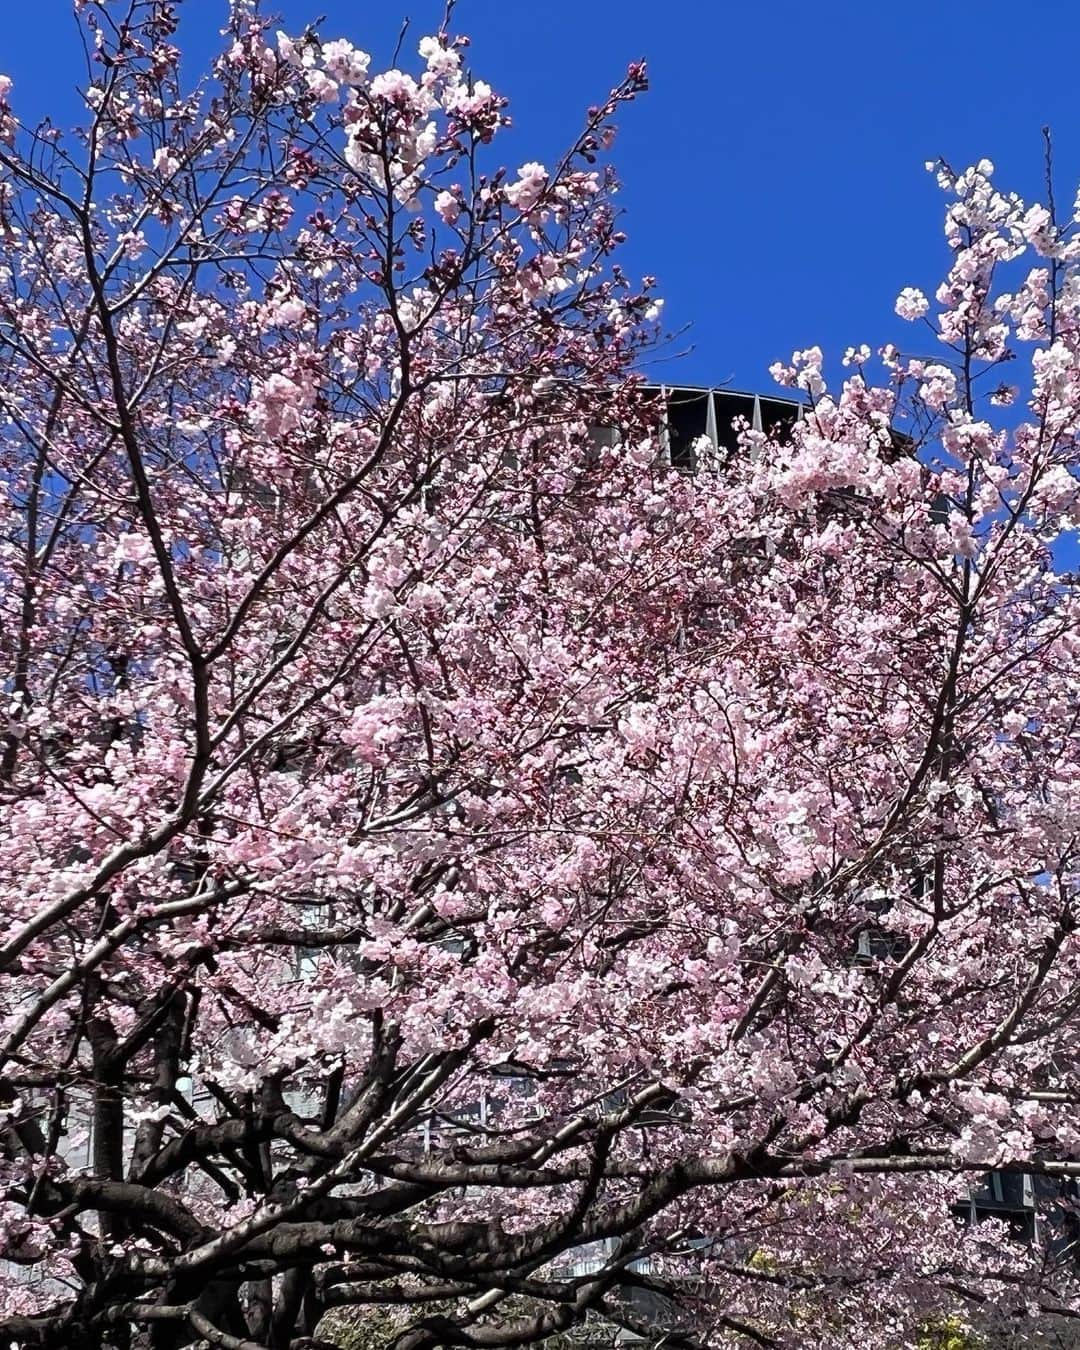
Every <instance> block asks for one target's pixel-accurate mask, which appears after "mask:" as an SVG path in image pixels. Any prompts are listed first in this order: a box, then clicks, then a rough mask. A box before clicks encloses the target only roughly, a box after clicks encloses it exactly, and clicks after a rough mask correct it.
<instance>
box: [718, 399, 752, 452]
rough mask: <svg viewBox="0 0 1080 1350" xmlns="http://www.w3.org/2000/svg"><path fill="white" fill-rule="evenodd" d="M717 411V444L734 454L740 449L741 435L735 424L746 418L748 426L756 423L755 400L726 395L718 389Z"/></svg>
mask: <svg viewBox="0 0 1080 1350" xmlns="http://www.w3.org/2000/svg"><path fill="white" fill-rule="evenodd" d="M713 405H714V407H715V410H716V443H717V445H718V446H719V447H720V449H721V450H726V451H728V453H729V454H732V453H734V452H735V451H736V450H738V448H739V433H738V431H737V430H736V428H735V423H736V422H737V421H739V419H740V418H745V419H746V423H747V425H748V426H752V425H753V421H754V400H753V399H752V398H750V397H749V396H748V395H746V394H726V393H724V391H723V390H721V389H718V390H716V392H715V393H714V394H713Z"/></svg>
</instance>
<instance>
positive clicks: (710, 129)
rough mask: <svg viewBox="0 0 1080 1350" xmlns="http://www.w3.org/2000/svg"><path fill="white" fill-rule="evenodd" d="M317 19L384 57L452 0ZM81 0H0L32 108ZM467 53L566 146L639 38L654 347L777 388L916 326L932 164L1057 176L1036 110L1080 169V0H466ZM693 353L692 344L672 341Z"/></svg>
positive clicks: (290, 21) (63, 51)
mask: <svg viewBox="0 0 1080 1350" xmlns="http://www.w3.org/2000/svg"><path fill="white" fill-rule="evenodd" d="M269 8H271V9H272V10H276V11H277V12H279V13H281V14H282V15H283V18H284V20H285V26H286V27H287V28H289V29H291V30H294V31H295V30H299V29H300V28H302V27H303V26H304V24H305V23H307V22H308V21H309V20H311V19H312V18H316V17H318V16H320V15H325V16H326V19H325V22H324V23H322V24H321V25H320V31H321V32H322V33H323V35H324V36H342V37H349V38H351V39H352V40H353V41H354V42H356V43H357V44H358V45H360V46H363V47H365V48H367V49H369V50H371V51H372V52H373V53H374V54H375V57H376V61H379V60H382V61H386V60H387V59H388V57H389V54H390V52H391V51H392V49H393V45H394V42H395V39H396V36H397V32H398V28H399V25H400V21H401V18H402V15H403V13H405V12H407V13H408V14H409V15H410V18H411V28H410V36H409V39H408V41H409V43H410V45H411V46H413V47H414V46H415V41H416V40H417V39H418V38H419V37H420V36H421V35H422V34H424V33H425V32H428V31H433V30H434V29H435V28H436V27H437V26H438V19H439V16H440V15H441V13H442V0H377V2H376V0H280V2H279V3H278V4H276V5H273V4H271V5H270V6H269ZM69 9H70V7H69V4H68V0H37V3H33V4H27V5H16V4H14V3H13V0H8V3H7V4H6V5H5V13H4V28H3V36H2V37H0V71H4V72H5V73H7V74H9V75H11V76H13V77H14V79H15V80H16V82H17V85H18V89H17V93H16V106H17V108H18V111H19V113H20V114H21V115H26V114H29V113H30V112H31V111H32V110H33V111H41V112H44V111H51V112H53V113H54V115H55V118H56V120H57V121H60V122H65V121H70V120H72V118H73V116H74V103H73V100H72V96H71V90H72V87H73V85H74V83H75V81H76V79H77V77H78V69H79V64H78V48H77V45H76V38H75V31H74V26H73V24H72V22H71V20H70V18H69V17H68V15H69ZM182 12H183V14H184V16H185V19H184V23H185V28H186V30H187V34H188V41H187V42H186V43H185V44H184V45H185V47H186V48H190V49H191V55H192V60H193V61H194V60H197V59H198V58H199V57H200V56H205V55H206V54H207V53H208V52H209V51H210V50H211V48H212V46H213V44H214V41H215V34H216V28H217V27H218V25H219V23H220V19H221V16H222V14H223V12H224V0H185V3H184V4H183V6H182ZM455 26H456V28H457V29H458V31H462V32H467V33H469V34H470V35H471V36H472V38H473V51H472V65H473V67H474V69H475V70H476V72H477V73H478V74H479V75H480V76H481V77H482V78H485V79H488V80H489V81H490V82H491V83H492V84H494V85H495V86H496V88H498V89H499V90H500V91H501V92H504V93H506V94H508V95H509V96H510V98H511V100H512V112H513V115H514V118H515V123H516V125H515V128H514V129H513V130H512V131H511V132H510V133H509V134H507V135H506V136H505V138H503V139H502V143H501V145H499V147H498V150H499V158H500V159H501V160H504V161H505V162H507V163H508V164H509V165H510V166H516V165H517V164H520V163H521V162H523V161H525V160H529V159H540V160H542V161H543V160H551V159H553V158H554V156H555V154H556V153H557V152H558V150H559V149H560V148H561V147H562V145H563V143H564V142H565V141H566V140H567V138H568V137H569V136H570V135H571V134H572V132H573V130H574V129H575V127H576V126H577V125H578V123H579V120H580V116H581V113H582V110H583V109H584V107H585V106H586V105H587V104H589V103H591V102H594V101H596V99H597V98H598V97H599V96H601V95H602V94H603V93H604V92H605V91H606V90H607V88H608V87H609V86H610V85H611V84H612V83H613V82H614V81H615V80H616V79H617V78H618V77H619V75H620V74H621V73H622V71H623V69H624V68H625V66H626V64H627V62H628V61H629V60H631V59H633V58H636V57H639V56H644V57H646V59H647V60H648V62H649V66H650V73H651V79H652V84H653V88H652V91H651V92H650V93H649V94H648V95H647V96H646V97H645V98H644V99H642V100H641V101H640V102H639V103H637V104H636V105H634V106H633V107H631V108H630V109H628V110H627V112H626V115H625V117H624V119H623V122H622V131H621V133H620V138H619V141H618V143H617V147H616V154H615V158H616V163H617V165H618V167H619V169H620V172H621V174H622V177H623V180H624V182H625V185H626V186H625V191H624V194H623V203H624V206H625V208H626V212H627V216H626V222H625V224H626V229H627V230H628V233H629V235H630V241H631V243H630V248H629V250H628V252H627V257H626V261H627V264H628V266H630V267H631V268H632V269H633V270H635V271H637V272H644V271H648V272H652V273H655V274H656V275H657V277H658V278H659V279H660V287H661V293H662V294H663V295H664V296H665V298H666V302H667V310H666V317H667V320H668V322H669V323H670V325H671V327H672V328H674V329H682V328H686V329H687V330H688V331H687V332H685V333H684V334H683V335H682V337H681V338H680V339H679V340H678V342H677V343H676V344H674V346H673V347H672V349H671V353H670V356H669V357H668V358H666V359H665V360H664V362H663V363H662V364H661V365H658V366H656V367H655V368H654V369H655V371H656V373H657V374H661V375H662V376H663V377H664V378H666V379H669V380H671V381H672V382H674V381H677V380H683V381H686V382H698V383H724V382H727V383H731V384H733V385H734V386H735V387H737V388H756V389H762V390H765V389H768V388H769V387H770V380H769V376H768V373H767V370H768V366H769V364H770V363H771V362H772V361H774V360H776V359H778V358H784V357H786V356H787V355H788V354H789V352H790V351H791V349H792V348H796V347H802V346H805V345H808V344H809V343H812V342H817V343H819V344H820V345H822V346H823V347H825V348H826V350H827V351H829V352H831V353H832V354H833V355H835V356H838V355H839V354H840V352H842V350H843V348H844V347H845V346H846V345H848V344H849V343H858V342H863V341H865V342H869V343H871V344H872V345H875V346H876V345H880V343H881V342H883V341H888V340H900V341H905V342H910V340H911V338H912V335H913V330H912V329H911V328H910V327H908V326H907V325H903V324H901V323H900V322H899V320H897V319H896V318H895V317H894V316H893V314H892V302H893V299H894V297H895V295H896V293H897V291H898V290H899V289H900V288H901V287H902V286H905V285H918V286H922V287H924V288H929V287H932V286H933V284H934V283H935V281H936V280H937V278H938V277H939V275H940V273H941V271H942V268H943V263H944V259H945V251H944V244H943V242H942V237H941V202H942V199H941V197H940V195H939V193H938V190H937V188H936V186H935V185H934V183H933V180H932V178H931V177H930V175H929V174H927V173H926V171H925V169H924V167H923V165H924V162H925V161H926V160H927V159H930V158H933V157H935V156H937V155H944V156H945V157H947V158H948V159H949V160H950V161H951V162H953V163H954V164H958V165H959V164H961V163H965V164H966V163H968V162H971V161H973V160H975V159H978V158H980V157H984V156H985V157H988V158H990V159H992V160H993V161H994V163H995V164H996V165H997V166H998V180H999V182H1000V183H1001V184H1002V185H1004V186H1007V187H1011V188H1015V189H1016V190H1017V191H1019V192H1021V193H1022V194H1027V195H1033V194H1035V193H1037V192H1039V191H1040V190H1041V183H1042V172H1043V170H1042V142H1041V136H1040V128H1041V127H1042V126H1043V125H1046V124H1049V125H1050V126H1051V128H1052V129H1053V132H1054V136H1055V141H1056V159H1057V166H1058V175H1057V176H1058V183H1057V188H1058V196H1059V201H1060V202H1061V203H1062V204H1063V205H1066V204H1071V200H1072V196H1073V192H1074V189H1075V185H1076V181H1077V179H1078V178H1080V124H1078V117H1077V111H1076V101H1075V92H1074V88H1073V80H1072V76H1071V71H1072V67H1073V64H1074V63H1073V54H1074V53H1075V52H1076V51H1077V50H1078V48H1080V5H1077V4H1076V3H1075V0H1035V3H1033V4H1032V5H1031V6H1029V7H1028V8H1027V9H1026V10H1025V11H1024V13H1023V15H1021V13H1020V11H1019V9H1018V8H1017V6H1016V5H1015V3H1008V4H1006V3H1002V2H1001V0H981V3H979V4H977V5H968V6H961V5H947V4H945V3H942V0H935V2H933V3H931V2H930V0H921V3H908V4H906V5H889V4H884V3H880V0H875V2H874V3H871V4H861V5H857V4H854V3H847V2H844V0H824V2H821V0H818V2H817V3H812V4H811V3H796V2H795V0H771V3H761V2H760V0H749V2H746V0H744V2H743V3H733V4H727V5H725V4H723V3H713V2H710V0H662V2H661V0H546V3H533V0H459V3H458V7H457V14H456V19H455ZM681 351H686V352H687V353H688V354H687V355H686V356H685V357H683V358H682V359H679V360H676V359H675V354H676V353H677V352H681Z"/></svg>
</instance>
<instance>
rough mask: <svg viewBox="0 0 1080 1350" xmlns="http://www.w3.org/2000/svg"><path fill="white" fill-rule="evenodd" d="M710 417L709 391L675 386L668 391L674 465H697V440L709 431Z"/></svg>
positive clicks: (684, 466)
mask: <svg viewBox="0 0 1080 1350" xmlns="http://www.w3.org/2000/svg"><path fill="white" fill-rule="evenodd" d="M708 421H709V396H708V394H705V393H701V392H700V391H698V390H690V389H673V390H672V391H671V392H670V393H669V394H668V406H667V425H668V450H669V454H670V456H671V463H672V466H673V467H674V468H676V469H692V468H693V467H694V442H695V441H696V440H697V438H698V437H699V436H704V435H705V434H706V428H707V426H708Z"/></svg>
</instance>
